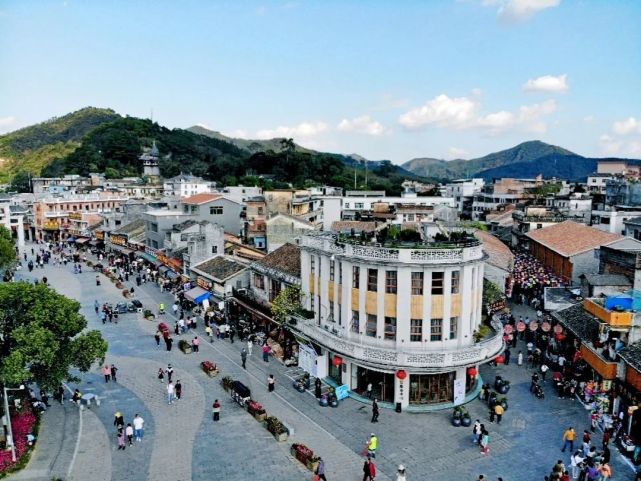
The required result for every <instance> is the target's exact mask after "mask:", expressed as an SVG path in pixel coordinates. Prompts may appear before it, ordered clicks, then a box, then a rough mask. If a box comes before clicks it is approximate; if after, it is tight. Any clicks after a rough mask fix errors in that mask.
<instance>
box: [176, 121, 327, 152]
mask: <svg viewBox="0 0 641 481" xmlns="http://www.w3.org/2000/svg"><path fill="white" fill-rule="evenodd" d="M186 130H188V131H189V132H193V133H194V134H198V135H204V136H205V137H211V138H212V139H218V140H224V141H225V142H229V143H230V144H234V145H235V146H236V147H238V148H239V149H243V150H247V151H248V152H251V153H252V154H254V153H256V152H268V151H270V150H271V151H273V152H280V151H281V150H283V144H282V141H283V140H285V139H283V138H274V139H267V140H251V139H240V138H237V137H228V136H226V135H224V134H221V133H220V132H218V131H216V130H210V129H208V128H206V127H203V126H202V125H194V126H193V127H189V128H188V129H186ZM294 149H295V150H296V152H307V153H316V151H315V150H311V149H306V148H305V147H302V146H300V145H298V144H296V143H295V144H294Z"/></svg>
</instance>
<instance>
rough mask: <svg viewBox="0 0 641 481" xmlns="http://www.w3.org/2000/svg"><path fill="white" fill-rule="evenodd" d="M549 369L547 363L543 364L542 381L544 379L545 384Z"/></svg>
mask: <svg viewBox="0 0 641 481" xmlns="http://www.w3.org/2000/svg"><path fill="white" fill-rule="evenodd" d="M549 369H550V368H549V367H548V365H547V364H546V363H545V362H544V363H542V364H541V379H543V382H545V375H546V374H547V372H548V370H549Z"/></svg>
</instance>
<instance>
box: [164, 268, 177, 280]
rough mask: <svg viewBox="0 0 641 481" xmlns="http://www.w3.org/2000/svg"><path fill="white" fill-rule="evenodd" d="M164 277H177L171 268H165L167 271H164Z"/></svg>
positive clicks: (172, 278)
mask: <svg viewBox="0 0 641 481" xmlns="http://www.w3.org/2000/svg"><path fill="white" fill-rule="evenodd" d="M165 277H166V278H167V279H171V280H172V281H173V280H174V279H175V278H176V277H178V274H176V273H175V272H174V271H172V270H171V269H168V270H167V272H165Z"/></svg>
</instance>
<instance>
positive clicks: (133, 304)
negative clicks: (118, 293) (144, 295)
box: [127, 299, 142, 312]
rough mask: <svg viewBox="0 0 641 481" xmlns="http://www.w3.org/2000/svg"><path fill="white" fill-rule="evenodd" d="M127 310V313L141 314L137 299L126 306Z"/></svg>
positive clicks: (140, 303) (139, 303)
mask: <svg viewBox="0 0 641 481" xmlns="http://www.w3.org/2000/svg"><path fill="white" fill-rule="evenodd" d="M127 310H128V311H129V312H142V302H140V301H139V300H138V299H134V300H133V301H131V302H130V303H129V304H128V305H127Z"/></svg>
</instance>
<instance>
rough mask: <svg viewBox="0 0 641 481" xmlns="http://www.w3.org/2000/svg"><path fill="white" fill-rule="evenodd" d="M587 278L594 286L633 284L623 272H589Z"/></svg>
mask: <svg viewBox="0 0 641 481" xmlns="http://www.w3.org/2000/svg"><path fill="white" fill-rule="evenodd" d="M585 279H586V280H587V281H588V283H589V284H590V285H593V286H631V285H632V282H630V279H628V278H627V277H626V276H624V275H623V274H587V275H586V276H585Z"/></svg>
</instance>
